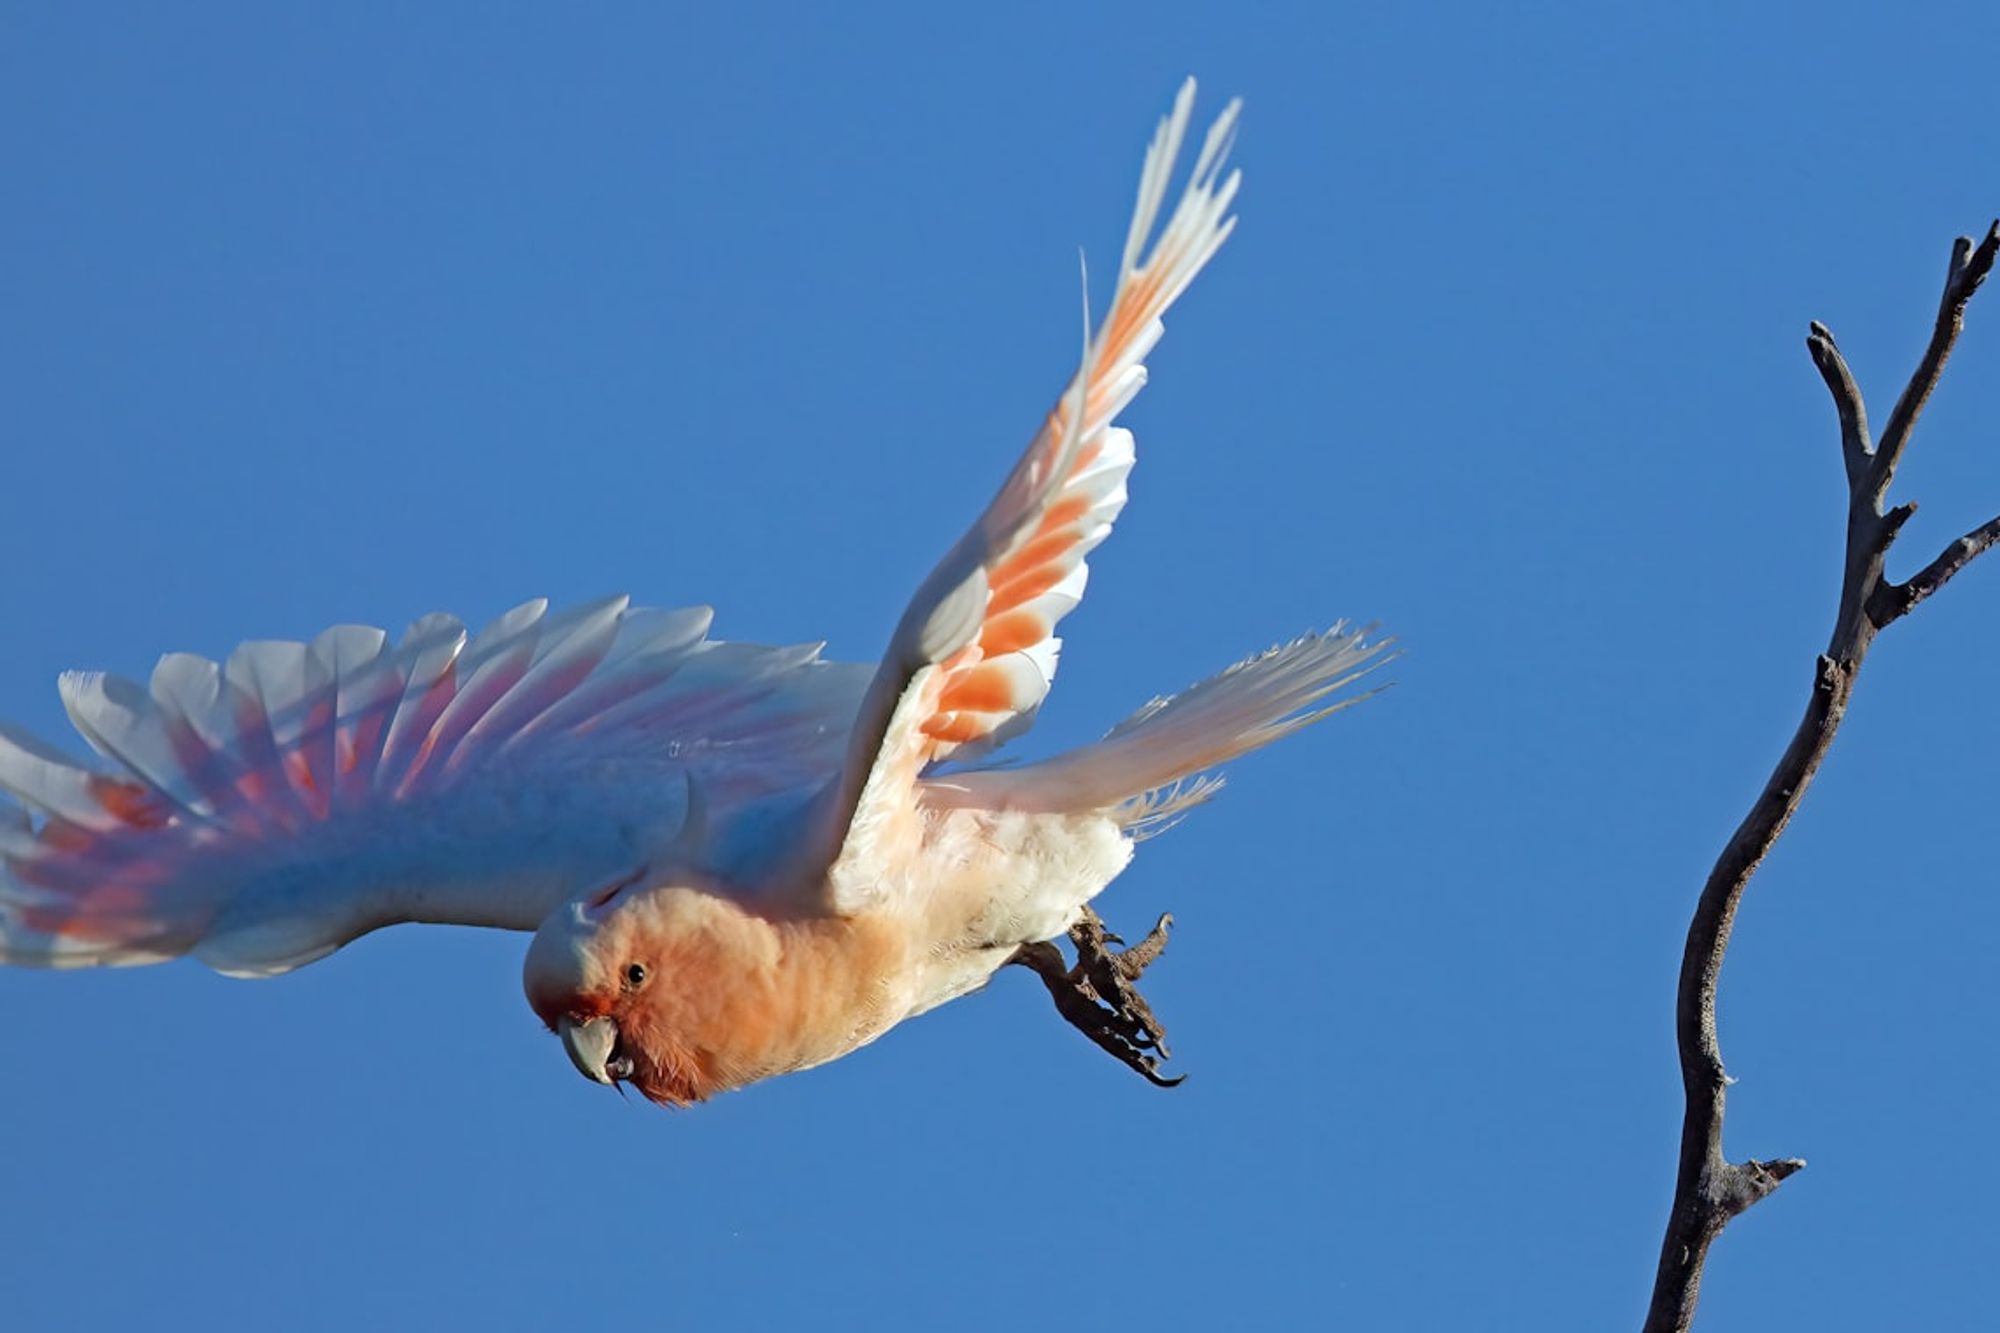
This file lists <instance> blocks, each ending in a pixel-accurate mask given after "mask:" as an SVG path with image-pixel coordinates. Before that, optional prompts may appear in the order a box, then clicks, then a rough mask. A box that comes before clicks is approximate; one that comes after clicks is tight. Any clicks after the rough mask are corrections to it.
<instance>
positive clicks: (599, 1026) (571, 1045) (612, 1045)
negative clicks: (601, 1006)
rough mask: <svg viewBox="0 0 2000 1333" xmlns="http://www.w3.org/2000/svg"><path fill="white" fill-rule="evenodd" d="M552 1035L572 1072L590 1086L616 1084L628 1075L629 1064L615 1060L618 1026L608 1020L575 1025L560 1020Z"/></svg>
mask: <svg viewBox="0 0 2000 1333" xmlns="http://www.w3.org/2000/svg"><path fill="white" fill-rule="evenodd" d="M556 1035H557V1036H558V1037H561V1038H562V1044H563V1050H564V1051H566V1052H568V1054H569V1062H570V1063H571V1064H573V1065H575V1066H576V1071H577V1072H578V1073H579V1074H582V1075H583V1076H584V1077H585V1078H587V1079H589V1080H590V1081H591V1082H592V1083H616V1082H617V1081H618V1080H619V1079H621V1078H625V1077H628V1076H629V1075H630V1074H631V1072H632V1062H631V1061H630V1060H624V1059H619V1058H617V1057H616V1055H615V1054H614V1053H615V1052H616V1051H617V1049H618V1025H617V1024H616V1023H614V1022H612V1021H611V1020H610V1019H608V1018H593V1019H590V1020H589V1021H588V1022H583V1023H579V1022H577V1021H576V1020H575V1019H573V1018H570V1017H568V1016H564V1017H562V1018H559V1019H557V1020H556Z"/></svg>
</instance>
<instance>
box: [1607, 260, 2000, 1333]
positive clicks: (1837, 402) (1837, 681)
mask: <svg viewBox="0 0 2000 1333" xmlns="http://www.w3.org/2000/svg"><path fill="white" fill-rule="evenodd" d="M1996 251H2000V221H1996V222H1995V223H1994V224H1993V226H1992V227H1991V228H1989V229H1988V230H1987V233H1986V236H1985V239H1984V240H1982V241H1981V242H1979V244H1978V245H1977V246H1975V245H1974V244H1973V242H1972V240H1971V239H1970V238H1969V237H1960V238H1959V239H1958V240H1957V242H1955V243H1954V244H1953V246H1952V253H1951V264H1950V267H1949V268H1948V269H1947V271H1946V274H1945V284H1944V295H1943V296H1942V298H1941V299H1940V301H1939V303H1938V316H1937V323H1936V325H1935V326H1934V328H1933V330H1932V333H1931V340H1930V344H1929V346H1928V347H1926V348H1925V349H1924V355H1923V359H1922V360H1921V361H1920V362H1919V363H1918V365H1917V369H1916V371H1915V373H1914V374H1912V375H1911V376H1910V382H1909V384H1908V385H1907V386H1906V387H1905V388H1904V390H1903V393H1902V396H1901V397H1900V398H1898V399H1897V400H1896V407H1895V410H1894V411H1892V412H1891V413H1890V414H1889V423H1888V426H1887V427H1886V428H1885V429H1884V430H1883V432H1882V439H1881V442H1880V444H1879V445H1877V446H1876V448H1875V449H1874V450H1873V451H1872V452H1871V451H1870V449H1869V443H1868V414H1867V410H1866V408H1865V406H1864V405H1863V403H1862V400H1861V391H1860V390H1859V389H1858V388H1856V387H1855V383H1854V376H1853V374H1852V373H1851V372H1850V371H1849V370H1848V367H1847V361H1846V359H1845V358H1844V357H1842V356H1841V354H1840V349H1839V347H1838V346H1836V345H1835V343H1834V341H1833V335H1832V334H1831V333H1829V332H1828V331H1827V329H1826V327H1825V326H1824V325H1822V324H1818V323H1815V324H1813V325H1812V330H1811V333H1810V335H1809V336H1808V337H1807V338H1806V349H1807V351H1808V352H1810V353H1811V355H1812V359H1813V364H1814V365H1815V366H1816V367H1818V369H1819V373H1820V377H1821V378H1822V379H1824V380H1825V381H1826V387H1827V391H1828V392H1829V393H1830V394H1832V396H1833V403H1834V410H1835V411H1836V413H1837V414H1838V415H1839V418H1840V438H1841V458H1842V461H1843V463H1844V465H1845V468H1846V472H1847V490H1848V507H1847V543H1846V553H1845V567H1844V573H1843V577H1842V580H1841V590H1840V605H1839V608H1838V610H1837V611H1836V613H1835V616H1834V624H1833V633H1832V634H1831V636H1829V638H1828V641H1827V649H1826V652H1824V653H1823V654H1821V655H1820V657H1819V659H1818V660H1817V661H1816V662H1815V663H1814V667H1813V682H1812V692H1811V694H1810V696H1809V697H1808V698H1807V701H1806V710H1805V716H1804V717H1803V718H1801V719H1800V720H1799V725H1798V730H1796V731H1795V732H1793V734H1792V739H1791V743H1790V744H1789V745H1787V746H1786V747H1785V753H1784V754H1783V756H1782V757H1780V758H1779V760H1778V765H1777V767H1776V768H1775V769H1773V770H1772V772H1771V777H1770V780H1769V781H1767V782H1766V783H1765V784H1764V790H1763V791H1762V792H1761V793H1759V794H1758V797H1757V800H1756V802H1755V803H1754V804H1753V805H1752V806H1751V807H1750V812H1749V814H1747V815H1745V816H1744V818H1743V822H1742V823H1741V824H1740V825H1738V826H1737V829H1736V832H1735V833H1734V834H1733V835H1732V836H1731V837H1730V839H1729V842H1728V845H1726V846H1725V847H1724V848H1723V849H1722V855H1721V856H1720V857H1719V858H1717V860H1716V863H1715V869H1714V870H1712V871H1710V872H1709V876H1708V882H1707V883H1706V884H1704V885H1703V886H1702V891H1701V899H1700V901H1699V902H1698V903H1697V904H1696V906H1695V913H1694V920H1693V921H1692V922H1691V923H1690V924H1689V926H1688V937H1687V948H1686V951H1685V952H1684V953H1683V954H1682V956H1681V971H1680V987H1679V994H1678V997H1677V1000H1676V1010H1675V1028H1676V1036H1677V1038H1678V1043H1679V1047H1680V1061H1681V1084H1682V1088H1683V1090H1684V1091H1685V1093H1686V1097H1687V1109H1686V1112H1685V1114H1684V1116H1683V1118H1682V1121H1681V1145H1680V1168H1679V1172H1678V1175H1677V1177H1676V1180H1675V1183H1674V1203H1673V1210H1672V1212H1671V1213H1670V1214H1669V1216H1668V1219H1667V1230H1666V1236H1665V1238H1664V1240H1663V1241H1662V1242H1661V1245H1660V1265H1659V1270H1658V1273H1657V1274H1656V1276H1655V1278H1654V1284H1653V1299H1652V1303H1651V1305H1650V1306H1649V1307H1648V1309H1647V1312H1646V1324H1645V1327H1646V1333H1668V1330H1684V1329H1686V1328H1688V1327H1689V1325H1690V1324H1691V1323H1692V1322H1693V1320H1694V1310H1695V1303H1696V1301H1697V1300H1698V1299H1699V1298H1700V1294H1701V1274H1702V1266H1703V1264H1704V1263H1705V1262H1706V1261H1707V1258H1708V1247H1709V1245H1710V1243H1711V1242H1713V1241H1714V1240H1715V1237H1716V1236H1717V1235H1718V1234H1720V1232H1721V1231H1722V1228H1723V1227H1724V1226H1725V1225H1727V1224H1728V1222H1729V1220H1730V1219H1731V1218H1733V1217H1735V1216H1736V1215H1737V1214H1738V1213H1741V1212H1743V1211H1744V1210H1745V1209H1747V1208H1749V1207H1750V1206H1751V1205H1752V1204H1754V1203H1756V1202H1757V1201H1758V1200H1760V1199H1762V1198H1764V1197H1765V1196H1766V1195H1768V1194H1770V1193H1771V1192H1772V1191H1773V1190H1775V1189H1777V1188H1778V1186H1779V1185H1780V1184H1781V1183H1783V1181H1784V1180H1785V1178H1786V1177H1787V1176H1790V1175H1791V1174H1792V1173H1793V1172H1795V1171H1797V1170H1799V1169H1800V1168H1801V1167H1803V1166H1804V1165H1805V1163H1804V1162H1803V1161H1801V1160H1800V1159H1798V1158H1795V1157H1786V1158H1777V1159H1773V1160H1768V1161H1759V1160H1755V1159H1753V1160H1750V1161H1745V1162H1740V1163H1739V1162H1731V1161H1729V1160H1728V1159H1727V1158H1726V1157H1724V1156H1723V1152H1722V1118H1723V1109H1724V1102H1725V1101H1726V1099H1727V1093H1728V1087H1729V1083H1730V1079H1729V1076H1728V1074H1727V1073H1726V1072H1725V1071H1724V1069H1723V1064H1722V1047H1721V1044H1720V1042H1719V1041H1718V1039H1717V1036H1716V1027H1715V993H1716V983H1717V980H1718V978H1719V977H1720V975H1721V972H1722V959H1723V955H1724V953H1725V952H1726V951H1727V950H1728V948H1729V933H1730V929H1731V927H1732V926H1733V925H1734V924H1735V920H1736V908H1737V905H1738V904H1739V903H1740V902H1741V901H1742V899H1743V890H1744V888H1745V887H1746V886H1748V884H1749V883H1750V877H1751V876H1752V875H1754V874H1755V873H1756V872H1757V867H1758V865H1760V864H1761V863H1762V862H1763V860H1764V857H1765V856H1766V854H1768V853H1769V852H1770V850H1771V848H1772V846H1773V845H1774V844H1776V842H1777V841H1778V837H1779V835H1780V834H1782V833H1783V832H1784V831H1785V825H1786V824H1787V823H1789V822H1790V820H1791V817H1792V815H1793V813H1794V812H1795V811H1797V809H1798V808H1799V803H1800V801H1802V800H1803V799H1804V798H1805V793H1806V788H1807V787H1808V786H1809V785H1810V784H1811V782H1812V779H1813V775H1814V774H1815V773H1817V772H1818V771H1819V766H1820V762H1821V761H1822V760H1823V759H1825V758H1826V752H1827V749H1828V747H1829V746H1831V745H1832V744H1833V737H1834V734H1835V733H1836V732H1837V731H1838V730H1839V729H1840V723H1841V719H1842V718H1843V717H1844V716H1845V715H1846V712H1847V705H1848V701H1849V699H1850V698H1852V696H1853V693H1854V679H1855V675H1856V673H1858V672H1859V671H1860V669H1861V662H1862V659H1863V658H1864V657H1866V656H1867V653H1868V648H1869V646H1870V645H1871V644H1872V643H1873V642H1874V640H1875V635H1876V634H1877V633H1879V632H1880V631H1881V630H1882V629H1883V628H1884V627H1885V626H1887V625H1890V624H1892V623H1893V622H1895V621H1896V620H1898V619H1900V618H1901V617H1903V616H1904V615H1907V614H1908V613H1909V612H1910V611H1911V610H1912V609H1913V608H1914V607H1916V605H1917V604H1918V603H1920V602H1922V601H1923V600H1924V599H1925V598H1927V597H1929V596H1930V595H1931V594H1932V593H1934V592H1936V591H1937V590H1938V589H1939V588H1941V587H1943V586H1944V585H1945V583H1947V582H1948V581H1949V580H1950V579H1951V578H1952V576H1953V575H1955V574H1957V573H1958V571H1959V570H1961V569H1963V568H1965V566H1966V565H1968V564H1969V563H1971V561H1972V560H1973V559H1974V558H1975V557H1976V556H1978V555H1979V554H1980V553H1981V552H1982V551H1985V550H1987V549H1988V548H1989V547H1991V546H1994V545H1995V544H2000V518H1996V519H1994V520H1992V521H1991V522H1988V523H1985V524H1983V525H1981V526H1980V527H1977V528H1975V529H1973V530H1972V531H1971V532H1969V533H1967V534H1966V535H1965V536H1963V537H1961V538H1959V539H1958V540H1957V541H1955V542H1953V543H1952V544H1951V545H1950V546H1947V547H1946V548H1945V549H1944V551H1943V553H1942V554H1940V555H1939V556H1938V558H1937V559H1935V560H1933V561H1931V563H1930V564H1928V565H1926V566H1925V567H1924V568H1923V569H1922V570H1921V571H1920V572H1919V573H1918V574H1917V575H1916V576H1915V577H1913V578H1911V579H1910V580H1909V581H1908V582H1907V583H1894V582H1891V581H1890V580H1889V579H1888V578H1886V577H1885V576H1884V574H1883V570H1882V565H1883V560H1884V558H1885V557H1886V556H1887V554H1888V551H1889V547H1890V545H1891V544H1892V543H1893V542H1894V541H1895V540H1896V534H1897V533H1898V532H1899V531H1900V530H1901V529H1902V526H1903V524H1904V523H1905V522H1907V521H1908V520H1909V517H1910V515H1911V514H1913V513H1915V512H1916V506H1915V505H1913V504H1903V505H1897V506H1896V507H1895V508H1893V509H1890V510H1888V511H1887V512H1886V513H1885V512H1884V511H1883V509H1882V499H1883V496H1884V495H1885V494H1886V493H1887V491H1888V488H1889V483H1890V481H1891V480H1892V479H1893V478H1894V476H1895V472H1896V464H1897V463H1898V462H1899V461H1900V459H1901V457H1902V453H1903V450H1904V448H1905V447H1906V446H1907V445H1908V444H1909V440H1910V432H1911V431H1912V430H1913V429H1914V428H1915V426H1916V423H1917V418H1918V417H1919V416H1920V415H1921V414H1922V412H1923V409H1924V404H1925V403H1926V402H1927V401H1928V400H1929V398H1930V395H1931V391H1932V390H1933V389H1934V388H1936V387H1937V381H1938V377H1939V375H1940V374H1942V373H1943V370H1944V365H1945V362H1946V361H1947V360H1948V359H1949V358H1950V356H1951V350H1952V347H1953V345H1954V344H1955V343H1956V342H1957V341H1958V335H1959V332H1960V330H1961V329H1963V328H1964V326H1965V305H1966V302H1967V301H1969V300H1970V299H1971V297H1972V293H1973V292H1974V291H1976V290H1977V289H1978V287H1979V284H1980V283H1981V282H1982V281H1984V279H1985V277H1986V275H1987V274H1988V273H1989V272H1991V271H1992V268H1993V261H1994V257H1995V253H1996Z"/></svg>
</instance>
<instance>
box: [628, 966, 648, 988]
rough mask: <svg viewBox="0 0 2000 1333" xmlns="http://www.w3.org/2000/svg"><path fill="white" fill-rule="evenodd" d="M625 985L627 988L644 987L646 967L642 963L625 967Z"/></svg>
mask: <svg viewBox="0 0 2000 1333" xmlns="http://www.w3.org/2000/svg"><path fill="white" fill-rule="evenodd" d="M625 984H626V985H628V986H643V985H645V984H646V965H645V964H644V963H633V964H632V965H631V966H629V967H627V968H626V969H625Z"/></svg>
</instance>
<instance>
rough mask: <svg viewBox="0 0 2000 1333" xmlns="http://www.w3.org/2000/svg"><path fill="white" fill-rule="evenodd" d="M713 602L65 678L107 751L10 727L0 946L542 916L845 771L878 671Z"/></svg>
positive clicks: (137, 943)
mask: <svg viewBox="0 0 2000 1333" xmlns="http://www.w3.org/2000/svg"><path fill="white" fill-rule="evenodd" d="M709 619H710V613H709V612H708V610H707V609H706V608H691V609H682V610H675V611H657V610H644V609H639V610H635V609H630V608H628V607H627V606H626V604H625V599H623V598H617V599H612V600H608V601H603V602H597V603H593V604H590V605H587V606H582V607H577V608H575V609H573V610H570V611H568V612H565V613H563V614H560V615H556V616H549V615H547V614H546V603H545V602H542V601H534V602H529V603H527V604H525V605H523V606H520V607H517V608H515V609H514V610H513V611H510V612H508V613H507V614H506V615H504V616H502V617H500V618H499V619H498V620H496V621H495V622H494V623H493V624H492V625H490V626H488V627H487V628H486V629H485V630H484V631H482V632H481V633H480V634H478V635H476V636H473V637H470V638H468V636H467V634H466V632H465V628H464V626H463V625H461V624H460V623H459V622H458V621H457V620H454V619H452V618H451V617H449V616H441V615H434V616H427V617H425V618H424V619H422V620H420V621H418V622H417V624H416V625H414V626H412V627H411V629H410V631H409V632H408V633H407V634H406V635H405V636H404V637H403V639H402V641H401V642H400V643H399V644H397V645H395V646H394V647H391V646H390V645H389V642H388V639H387V636H386V635H384V634H383V633H382V632H381V631H380V630H376V629H368V628H364V627H360V626H338V627H335V628H333V629H330V630H328V631H326V632H325V633H324V634H321V635H320V636H319V637H318V638H316V639H314V640H313V641H312V642H311V643H309V644H304V643H247V644H244V645H243V646H242V647H240V648H238V649H237V650H236V651H235V652H234V653H233V654H231V656H230V657H229V659H228V661H227V662H226V663H222V664H217V663H214V662H210V661H207V660H206V659H203V658H199V657H193V656H189V655H185V654H173V655H170V656H168V657H165V658H163V659H161V661H160V664H159V666H158V668H157V669H156V670H155V671H154V673H153V678H152V682H151V684H150V686H149V687H142V686H139V685H137V684H134V683H132V682H130V681H125V680H121V679H119V678H117V677H114V676H103V675H97V674H84V673H71V674H69V675H66V676H64V677H63V679H62V695H63V701H64V703H65V704H66V705H67V706H68V709H69V713H70V717H71V718H72V720H73V721H74V723H75V725H76V728H77V730H78V731H79V732H80V733H81V734H82V735H83V737H84V738H85V739H86V740H87V741H89V742H90V744H91V746H92V748H94V749H95V750H96V751H97V752H98V753H99V754H100V755H101V756H103V758H104V759H105V760H107V761H109V762H108V763H106V764H104V765H101V766H86V765H83V764H80V763H78V762H76V761H74V760H71V759H69V758H67V757H65V756H63V755H61V754H60V753H58V752H56V751H55V750H53V749H52V748H50V747H49V746H47V745H45V744H43V743H42V742H40V741H39V740H37V739H35V738H34V737H32V736H29V735H27V734H26V733H24V732H22V731H20V730H18V729H16V728H12V727H7V726H4V725H0V791H4V792H5V793H8V794H10V795H11V796H13V797H14V798H15V799H16V800H17V801H19V802H20V805H19V806H10V805H8V804H7V803H5V802H4V801H0V962H6V963H26V964H40V965H45V966H54V967H81V966H96V965H107V964H122V963H141V962H153V961H158V960H160V959H163V958H170V957H174V956H176V955H179V954H184V953H190V952H192V953H194V954H195V955H196V956H198V957H200V958H201V959H202V960H203V961H204V962H207V963H209V964H210V965H211V966H214V967H216V968H218V969H220V970H223V971H228V972H234V973H239V974H250V975H265V974H269V973H273V972H279V971H284V970H287V969H289V968H292V967H296V966H298V965H300V964H302V963H305V962H309V961H311V960H312V959H314V958H317V957H320V956H322V955H323V954H325V953H328V952H330V951H332V950H333V949H335V948H338V947H339V946H340V945H341V944H343V943H345V942H346V941H347V940H350V939H352V938H354V937H355V936H357V935H360V934H362V933H364V932H366V931H368V930H372V929H374V928H376V927H377V926H381V925H386V924H389V923H391V922H395V921H444V922H456V923H463V924H477V925H492V926H502V927H509V928H513V929H520V930H532V929H533V928H534V927H535V926H536V925H537V924H539V922H540V921H541V919H542V917H543V916H544V915H546V914H547V913H548V912H549V911H550V910H552V909H553V908H555V907H556V906H558V905H559V904H561V903H562V902H564V901H567V900H568V899H569V898H571V897H573V896H575V895H577V894H579V893H582V892H585V891H588V890H590V889H591V888H593V887H595V886H596V885H597V884H599V883H600V882H603V881H606V880H610V879H614V878H617V877H620V876H622V875H625V874H629V873H630V872H631V871H632V870H634V869H635V868H637V867H639V866H641V865H646V864H652V865H654V866H656V867H657V866H659V865H660V864H661V863H662V862H665V861H670V860H672V859H674V858H676V857H679V858H682V859H689V860H692V859H698V857H699V849H696V848H692V847H690V846H689V845H688V844H687V842H686V841H685V840H684V839H683V837H682V835H683V832H684V825H686V823H687V822H688V813H689V810H690V806H691V804H692V803H694V802H696V801H698V803H699V808H700V809H701V811H702V812H703V815H704V818H705V819H706V821H708V822H709V823H710V824H711V825H713V824H717V823H726V822H727V821H728V820H729V819H730V818H732V817H733V816H734V815H736V814H740V813H743V812H746V811H750V810H752V809H754V808H756V807H757V806H758V803H760V802H763V801H766V800H767V799H770V798H774V797H783V796H786V795H787V794H789V793H800V794H804V793H809V792H811V791H812V790H815V789H817V788H819V787H821V786H823V785H824V784H825V783H826V782H827V781H828V780H829V779H830V778H831V777H832V776H833V775H834V774H835V773H836V772H837V770H838V767H839V763H840V759H841V756H842V755H843V753H844V752H845V748H846V740H847V733H848V730H849V728H850V727H851V725H852V722H853V718H854V714H855V709H856V706H857V704H858V702H859V700H860V697H861V693H862V690H863V688H864V686H865V683H866V679H867V675H868V672H867V670H866V669H865V668H863V667H859V666H848V665H840V664H834V663H826V662H820V661H818V660H817V657H818V649H817V647H815V646H810V645H808V646H802V647H795V648H766V647H760V646H757V645H753V644H732V643H719V642H715V641H712V640H709V639H708V638H706V637H705V635H706V632H707V628H708V623H709Z"/></svg>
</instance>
